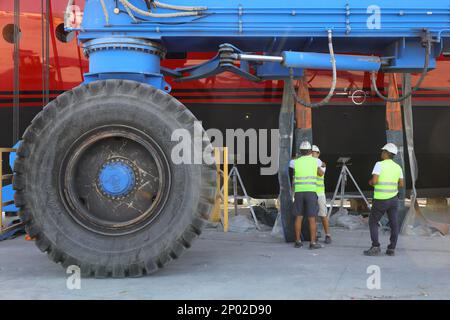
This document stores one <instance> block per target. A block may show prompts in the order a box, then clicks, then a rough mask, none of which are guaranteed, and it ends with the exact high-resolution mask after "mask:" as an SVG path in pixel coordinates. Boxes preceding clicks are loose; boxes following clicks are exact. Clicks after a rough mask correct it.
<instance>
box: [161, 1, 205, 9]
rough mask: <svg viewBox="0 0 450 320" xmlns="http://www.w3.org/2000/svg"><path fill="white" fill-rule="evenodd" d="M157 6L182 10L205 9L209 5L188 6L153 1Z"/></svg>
mask: <svg viewBox="0 0 450 320" xmlns="http://www.w3.org/2000/svg"><path fill="white" fill-rule="evenodd" d="M153 3H154V4H155V6H157V7H159V8H163V9H172V10H180V11H204V10H207V9H208V7H187V6H175V5H172V4H167V3H162V2H159V1H154V2H153Z"/></svg>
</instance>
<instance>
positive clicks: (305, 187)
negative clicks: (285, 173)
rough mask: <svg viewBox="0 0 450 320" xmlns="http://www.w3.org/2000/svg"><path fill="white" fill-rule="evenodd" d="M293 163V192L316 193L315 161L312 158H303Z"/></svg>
mask: <svg viewBox="0 0 450 320" xmlns="http://www.w3.org/2000/svg"><path fill="white" fill-rule="evenodd" d="M294 163H295V166H294V186H295V192H316V190H317V159H316V158H314V157H313V156H303V157H300V158H298V159H296V160H295V161H294Z"/></svg>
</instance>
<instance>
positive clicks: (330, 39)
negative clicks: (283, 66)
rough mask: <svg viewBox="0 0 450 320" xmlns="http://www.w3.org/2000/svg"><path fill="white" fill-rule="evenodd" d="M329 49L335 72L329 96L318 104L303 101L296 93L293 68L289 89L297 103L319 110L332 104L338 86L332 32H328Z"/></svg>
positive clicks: (290, 70) (290, 71) (290, 74)
mask: <svg viewBox="0 0 450 320" xmlns="http://www.w3.org/2000/svg"><path fill="white" fill-rule="evenodd" d="M328 48H329V51H330V57H331V66H332V70H333V80H332V83H331V88H330V91H329V92H328V94H327V96H326V97H325V98H324V99H323V100H322V101H319V102H317V103H308V102H306V101H303V99H302V98H300V97H299V96H298V95H297V93H296V92H295V85H294V70H293V69H292V68H290V69H289V78H290V79H289V82H290V84H289V87H290V90H291V93H292V95H293V96H294V99H295V101H296V102H297V103H299V104H301V105H303V106H305V107H307V108H317V107H320V106H323V105H326V104H327V103H328V102H330V100H331V98H332V97H333V95H334V91H335V90H336V84H337V67H336V57H335V55H334V47H333V32H332V31H331V30H328Z"/></svg>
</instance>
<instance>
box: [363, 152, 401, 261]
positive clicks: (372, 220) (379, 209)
mask: <svg viewBox="0 0 450 320" xmlns="http://www.w3.org/2000/svg"><path fill="white" fill-rule="evenodd" d="M381 150H382V152H381V159H382V161H379V162H377V163H376V164H375V167H374V168H373V170H372V179H370V181H369V184H370V185H372V186H373V187H374V194H373V203H372V209H371V211H370V216H369V227H370V237H371V239H372V247H371V248H370V249H369V250H366V251H364V254H365V255H366V256H378V255H380V254H381V250H380V242H379V241H378V223H379V222H380V220H381V218H382V217H383V215H384V214H385V213H387V215H388V218H389V226H390V228H391V238H390V244H389V246H388V247H387V250H386V254H387V255H389V256H394V255H395V247H396V245H397V239H398V233H399V224H398V214H397V210H398V203H399V201H398V189H399V188H403V184H404V182H403V171H402V168H401V167H400V166H399V165H398V164H397V163H395V162H394V160H393V159H394V156H395V155H396V154H397V153H398V148H397V146H396V145H395V144H393V143H388V144H386V145H385V146H384V147H383V148H382V149H381Z"/></svg>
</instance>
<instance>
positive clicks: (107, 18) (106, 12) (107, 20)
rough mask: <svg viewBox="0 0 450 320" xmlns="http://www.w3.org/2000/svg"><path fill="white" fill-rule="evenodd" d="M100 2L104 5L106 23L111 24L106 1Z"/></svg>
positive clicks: (101, 0)
mask: <svg viewBox="0 0 450 320" xmlns="http://www.w3.org/2000/svg"><path fill="white" fill-rule="evenodd" d="M100 3H101V5H102V10H103V15H104V16H105V21H106V25H109V14H108V10H107V9H106V5H105V1H104V0H100Z"/></svg>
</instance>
